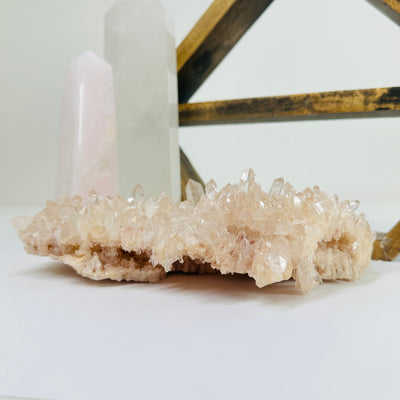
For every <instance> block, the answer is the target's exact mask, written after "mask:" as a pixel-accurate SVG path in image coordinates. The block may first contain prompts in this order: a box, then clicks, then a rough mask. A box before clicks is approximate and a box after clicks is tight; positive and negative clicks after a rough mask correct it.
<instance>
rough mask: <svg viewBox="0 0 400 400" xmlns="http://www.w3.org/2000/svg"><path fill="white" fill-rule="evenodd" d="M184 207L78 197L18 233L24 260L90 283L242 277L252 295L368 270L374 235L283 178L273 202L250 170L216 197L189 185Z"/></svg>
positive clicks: (21, 220)
mask: <svg viewBox="0 0 400 400" xmlns="http://www.w3.org/2000/svg"><path fill="white" fill-rule="evenodd" d="M186 190H187V198H188V200H187V201H184V202H181V203H175V202H174V201H173V200H172V199H171V198H169V197H166V196H161V197H159V198H157V199H155V198H151V199H148V200H144V199H143V192H142V190H141V189H140V187H138V188H136V189H135V191H134V197H132V198H130V199H128V200H124V199H123V198H122V197H120V196H119V195H117V196H115V197H100V196H98V195H96V194H92V197H91V198H90V199H89V201H87V202H86V203H85V204H83V202H82V200H81V199H80V198H79V197H77V196H76V197H72V198H70V197H67V196H65V197H62V198H61V199H60V200H59V201H58V202H52V201H49V202H48V203H47V205H46V207H45V208H44V210H43V211H41V212H40V213H39V214H37V215H36V216H34V217H18V218H16V219H15V220H14V225H15V227H16V228H17V229H18V231H19V235H20V237H21V239H22V241H23V242H24V243H25V249H26V251H27V252H28V253H31V254H38V255H43V256H47V255H49V256H51V257H52V258H55V259H60V260H62V261H64V262H65V263H66V264H69V265H71V266H72V267H73V268H74V269H75V270H76V271H77V272H78V273H79V274H81V275H83V276H86V277H89V278H91V279H107V278H108V279H114V280H134V281H145V282H155V281H158V280H160V279H162V278H163V277H164V276H165V274H166V273H168V272H170V271H177V270H178V271H184V272H200V273H207V272H213V271H219V272H220V273H222V274H234V273H237V274H248V275H249V276H251V277H253V278H254V280H255V282H256V284H257V286H259V287H263V286H265V285H269V284H271V283H274V282H279V281H282V280H288V279H290V278H293V279H294V280H295V283H296V286H297V287H298V288H300V289H301V290H302V291H303V292H304V293H306V292H308V291H310V290H311V289H313V288H314V287H315V286H317V285H319V284H320V283H321V282H322V280H324V279H329V280H335V279H345V280H354V279H357V278H359V276H360V275H361V273H362V272H363V271H364V270H365V268H366V267H367V266H368V265H369V262H370V255H371V250H372V240H373V234H372V233H371V230H370V227H369V224H368V222H367V221H366V219H365V216H364V215H362V214H361V215H357V214H356V213H355V209H356V207H357V205H358V204H357V203H356V202H349V201H344V202H340V201H339V200H338V198H337V197H336V196H332V197H331V196H328V195H327V194H326V193H324V192H322V191H321V190H320V189H319V188H318V187H317V186H315V187H313V188H312V189H309V188H308V189H305V190H304V191H302V192H299V193H296V192H295V190H294V189H293V187H292V186H291V185H290V184H289V183H287V182H285V181H284V180H283V179H282V178H280V179H277V180H275V181H274V183H273V185H272V187H271V190H270V192H269V193H266V192H264V191H263V190H262V189H261V187H260V185H259V184H258V183H256V182H255V177H254V173H253V171H252V170H248V171H245V172H244V173H243V175H242V177H241V179H240V181H239V183H238V184H233V185H231V184H228V185H226V186H225V187H224V188H222V189H221V190H219V191H218V190H217V187H216V184H215V182H214V181H210V182H208V183H207V185H206V189H205V193H204V191H203V189H202V187H201V185H200V184H198V183H197V182H193V181H189V183H188V184H187V189H186Z"/></svg>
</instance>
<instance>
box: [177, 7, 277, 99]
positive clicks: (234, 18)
mask: <svg viewBox="0 0 400 400" xmlns="http://www.w3.org/2000/svg"><path fill="white" fill-rule="evenodd" d="M272 1H273V0H215V1H214V2H213V3H212V4H211V6H210V7H209V8H208V9H207V11H206V12H205V13H204V14H203V16H202V17H201V18H200V20H199V21H198V22H197V24H196V25H195V26H194V27H193V29H192V30H191V31H190V33H189V34H188V35H187V36H186V38H185V39H184V40H183V42H182V43H181V44H180V46H179V47H178V50H177V67H178V88H179V102H180V103H186V102H187V101H188V100H189V99H190V97H192V95H193V94H194V93H195V91H196V90H197V89H198V88H199V87H200V85H201V84H202V83H203V82H204V81H205V79H206V78H207V77H208V76H209V75H210V73H211V72H212V71H213V70H214V69H215V67H216V66H217V65H218V64H219V63H220V62H221V61H222V60H223V58H224V57H225V56H226V55H227V54H228V53H229V51H230V50H231V49H232V47H233V46H234V45H235V44H236V43H237V41H238V40H239V39H240V38H241V37H242V36H243V34H244V33H245V32H246V31H247V30H248V29H249V28H250V26H251V25H252V24H253V23H254V21H255V20H256V19H257V18H258V17H259V16H260V15H261V14H262V12H263V11H264V10H265V9H266V8H267V7H268V6H269V5H270V4H271V3H272Z"/></svg>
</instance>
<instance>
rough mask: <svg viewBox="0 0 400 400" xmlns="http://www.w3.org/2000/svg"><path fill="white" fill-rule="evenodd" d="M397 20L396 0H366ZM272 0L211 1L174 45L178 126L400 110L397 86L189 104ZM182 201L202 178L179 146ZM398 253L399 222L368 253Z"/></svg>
mask: <svg viewBox="0 0 400 400" xmlns="http://www.w3.org/2000/svg"><path fill="white" fill-rule="evenodd" d="M367 1H369V2H370V3H371V4H373V5H374V6H375V7H376V8H377V9H379V10H380V11H382V12H383V13H384V14H385V15H387V16H388V17H389V18H391V19H392V20H393V21H395V22H396V23H398V24H400V0H367ZM271 3H272V0H252V1H247V0H214V2H213V3H212V4H211V6H210V7H209V8H208V10H207V11H206V12H205V13H204V15H203V16H202V17H201V18H200V20H199V21H198V22H197V24H196V25H195V26H194V27H193V29H192V30H191V31H190V33H189V34H188V35H187V36H186V38H185V39H184V40H183V41H182V43H181V44H180V46H179V47H178V49H177V66H178V87H179V103H180V104H179V124H180V126H190V125H206V124H221V123H224V124H228V123H248V122H270V121H293V120H305V119H307V120H311V119H333V118H367V117H386V116H399V115H400V87H391V88H378V89H361V90H345V91H335V92H325V93H308V94H297V95H288V96H275V97H258V98H253V99H237V100H221V101H212V102H203V103H187V101H188V100H189V99H190V98H191V97H192V95H193V94H194V93H195V92H196V90H197V89H198V88H199V87H200V86H201V84H202V83H203V82H204V81H205V80H206V79H207V77H208V76H209V75H210V73H211V72H212V71H213V70H214V69H215V68H216V67H217V65H218V64H219V63H220V62H221V61H222V60H223V58H224V57H225V56H226V55H227V54H228V53H229V51H230V50H231V49H232V47H233V46H234V45H235V44H236V43H237V42H238V41H239V40H240V38H241V37H242V36H243V34H244V33H245V32H246V31H247V30H248V29H249V27H250V26H251V25H252V24H253V23H254V22H255V20H256V19H257V18H258V17H259V16H260V15H261V14H262V13H263V11H264V10H265V9H266V8H267V7H268V6H269V5H270V4H271ZM180 154H181V188H182V200H185V199H186V195H185V190H184V189H185V187H186V183H187V181H188V180H189V178H191V179H194V180H197V181H199V182H201V183H202V184H203V186H204V183H203V182H202V180H201V179H200V176H199V175H198V173H197V172H196V170H195V169H194V167H193V166H192V165H191V163H190V161H189V159H188V158H187V156H186V155H185V154H184V153H183V151H182V149H181V153H180ZM399 253H400V222H399V223H397V225H395V226H394V227H393V229H392V230H391V231H390V232H388V233H387V234H386V235H384V234H380V235H378V237H377V239H376V240H375V242H374V250H373V254H372V258H373V259H374V260H385V261H391V260H393V259H394V258H396V257H397V255H398V254H399Z"/></svg>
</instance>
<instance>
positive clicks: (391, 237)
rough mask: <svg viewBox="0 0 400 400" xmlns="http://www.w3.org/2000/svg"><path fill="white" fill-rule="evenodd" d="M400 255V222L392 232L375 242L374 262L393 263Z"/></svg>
mask: <svg viewBox="0 0 400 400" xmlns="http://www.w3.org/2000/svg"><path fill="white" fill-rule="evenodd" d="M399 254H400V221H399V222H398V223H397V224H396V225H395V226H394V227H393V228H392V230H391V231H390V232H388V233H387V234H386V235H384V236H383V237H382V238H378V239H376V240H375V242H374V248H373V251H372V259H373V260H383V261H392V260H394V259H395V258H396V257H397V256H398V255H399Z"/></svg>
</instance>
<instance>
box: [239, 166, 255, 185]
mask: <svg viewBox="0 0 400 400" xmlns="http://www.w3.org/2000/svg"><path fill="white" fill-rule="evenodd" d="M255 179H256V174H255V173H254V171H253V170H252V169H251V168H249V169H246V170H245V171H243V172H242V175H241V177H240V182H241V183H243V184H249V183H253V182H254V181H255Z"/></svg>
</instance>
